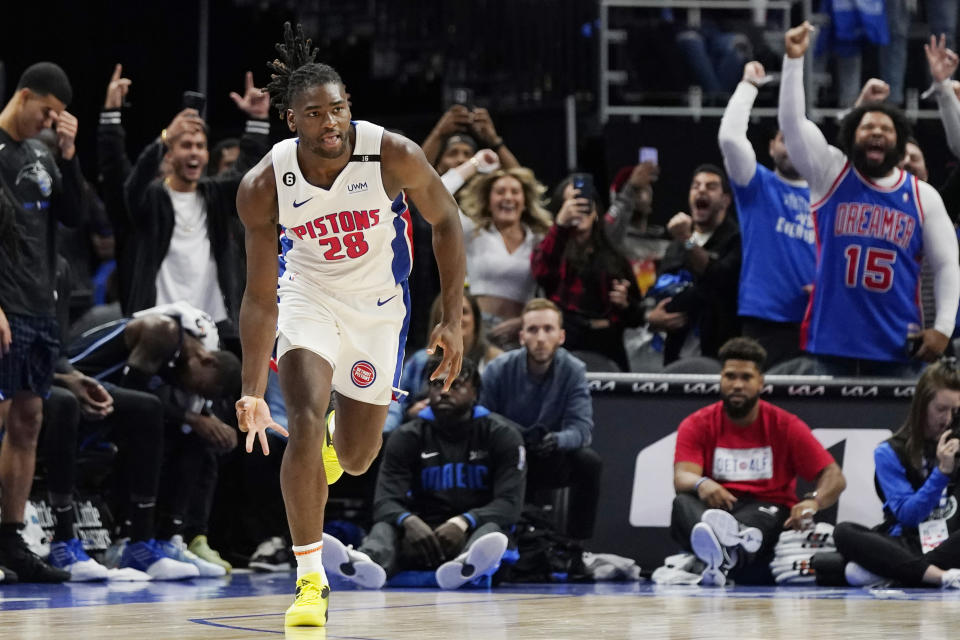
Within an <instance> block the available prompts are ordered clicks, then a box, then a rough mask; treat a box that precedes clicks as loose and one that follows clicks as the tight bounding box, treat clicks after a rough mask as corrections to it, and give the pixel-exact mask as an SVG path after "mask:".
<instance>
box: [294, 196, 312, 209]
mask: <svg viewBox="0 0 960 640" xmlns="http://www.w3.org/2000/svg"><path fill="white" fill-rule="evenodd" d="M311 200H313V198H312V197H311V198H307V199H306V200H304V201H303V202H297V201H296V200H294V201H293V208H294V209H296V208H297V207H302V206H303V205H305V204H307V203H308V202H310V201H311Z"/></svg>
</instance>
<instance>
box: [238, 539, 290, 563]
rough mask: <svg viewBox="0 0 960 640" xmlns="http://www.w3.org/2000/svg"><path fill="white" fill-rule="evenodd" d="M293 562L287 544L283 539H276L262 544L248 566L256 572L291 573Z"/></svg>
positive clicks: (251, 557)
mask: <svg viewBox="0 0 960 640" xmlns="http://www.w3.org/2000/svg"><path fill="white" fill-rule="evenodd" d="M292 560H293V558H291V554H290V547H289V546H288V545H287V543H286V542H285V541H284V540H283V538H279V537H274V538H270V539H269V540H264V541H263V542H261V543H260V545H259V546H258V547H257V550H256V551H254V552H253V555H252V556H250V562H249V563H248V564H247V566H248V567H250V568H251V569H253V570H254V571H290V570H291V569H292V568H293V562H292Z"/></svg>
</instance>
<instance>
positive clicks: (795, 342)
mask: <svg viewBox="0 0 960 640" xmlns="http://www.w3.org/2000/svg"><path fill="white" fill-rule="evenodd" d="M740 323H741V326H742V327H743V335H744V336H746V337H747V338H753V339H754V340H756V341H757V342H759V343H760V345H761V346H762V347H763V348H764V349H766V351H767V362H766V367H765V368H766V369H769V368H770V367H772V366H774V365H776V364H780V363H781V362H786V361H787V360H789V359H791V358H796V357H797V356H800V355H802V354H803V352H802V351H800V325H799V324H796V323H793V322H774V321H772V320H763V319H761V318H751V317H749V316H742V317H741V318H740Z"/></svg>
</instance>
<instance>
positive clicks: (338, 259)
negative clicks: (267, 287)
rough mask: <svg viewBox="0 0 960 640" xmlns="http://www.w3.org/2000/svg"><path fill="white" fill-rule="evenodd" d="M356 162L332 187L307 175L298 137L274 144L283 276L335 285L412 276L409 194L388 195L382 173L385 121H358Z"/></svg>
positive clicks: (386, 285)
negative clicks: (317, 183) (320, 184)
mask: <svg viewBox="0 0 960 640" xmlns="http://www.w3.org/2000/svg"><path fill="white" fill-rule="evenodd" d="M353 125H354V126H355V128H356V134H357V135H356V143H355V145H354V151H353V156H351V158H350V162H349V163H348V164H347V166H346V167H344V169H343V171H341V172H340V175H338V176H337V179H336V180H335V181H334V182H333V184H332V185H330V188H329V189H322V188H320V187H316V186H314V185H312V184H310V183H308V182H307V181H306V180H305V179H304V177H303V174H302V173H301V171H300V165H299V163H298V162H297V144H298V139H297V138H290V139H287V140H284V141H282V142H279V143H277V144H276V145H274V147H273V151H272V153H271V158H272V161H273V171H274V174H275V175H276V181H277V200H278V204H279V208H280V225H281V226H282V227H283V234H282V235H281V236H280V244H281V247H282V255H281V257H280V277H281V278H288V279H289V278H296V279H307V280H309V281H313V282H316V284H318V285H319V286H321V287H323V288H325V289H329V290H331V291H349V292H356V291H386V290H390V289H393V288H394V287H395V286H396V285H397V284H399V283H401V282H403V281H405V280H406V279H407V276H408V275H409V274H410V267H411V263H412V257H413V246H412V241H413V237H412V226H411V224H410V214H409V212H408V211H407V203H406V196H405V195H404V193H403V192H402V191H401V192H400V195H398V196H397V198H396V199H395V200H392V201H391V199H390V197H389V196H388V195H387V193H386V191H385V189H384V187H383V181H382V179H381V177H380V140H381V138H382V137H383V127H380V126H377V125H375V124H372V123H370V122H364V121H355V122H353Z"/></svg>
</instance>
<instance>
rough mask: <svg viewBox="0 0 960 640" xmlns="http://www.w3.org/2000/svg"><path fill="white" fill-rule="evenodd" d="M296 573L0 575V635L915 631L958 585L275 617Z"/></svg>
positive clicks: (729, 591)
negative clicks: (78, 577) (146, 578)
mask: <svg viewBox="0 0 960 640" xmlns="http://www.w3.org/2000/svg"><path fill="white" fill-rule="evenodd" d="M292 584H293V574H275V575H257V574H243V573H240V574H236V575H233V576H231V577H228V578H222V579H207V580H194V581H188V582H185V583H159V582H157V583H101V584H66V585H53V586H49V585H10V586H3V587H0V638H4V639H7V638H9V639H11V640H34V639H37V638H70V639H90V640H119V639H123V640H131V639H133V640H168V639H173V638H176V639H178V640H179V639H193V638H198V639H200V638H202V639H206V638H210V639H228V638H237V639H255V638H278V637H287V638H302V639H310V638H329V639H330V640H334V639H349V640H425V639H427V638H455V639H459V638H468V639H472V638H476V639H478V640H480V639H483V640H500V639H503V640H506V639H507V638H509V639H511V640H513V639H544V640H548V639H549V640H554V639H558V638H589V639H591V640H593V639H599V638H677V639H681V638H710V639H716V638H737V639H741V640H746V639H749V638H782V639H789V638H797V639H803V640H812V639H813V638H818V639H819V638H844V639H854V638H870V639H871V640H876V639H878V638H907V637H909V638H923V639H924V640H937V639H939V638H943V639H945V640H946V639H947V638H950V639H951V640H952V639H953V638H955V637H956V635H957V627H956V621H957V620H958V619H960V593H957V592H943V591H939V590H914V589H903V590H901V589H879V590H866V589H852V588H848V589H827V588H816V587H782V588H765V587H730V588H725V589H707V588H701V587H660V586H656V585H651V584H649V583H640V584H636V583H633V584H597V585H522V586H518V585H511V586H500V587H498V588H495V589H492V590H478V589H472V590H460V591H452V592H444V591H438V590H433V589H403V590H399V589H387V590H383V591H362V590H356V589H351V588H350V587H349V586H347V585H341V584H338V583H335V584H334V590H333V593H332V596H331V607H330V621H329V623H328V626H327V627H326V628H325V629H287V630H284V628H283V612H284V610H285V609H286V607H287V606H288V605H289V604H290V602H291V600H292Z"/></svg>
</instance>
